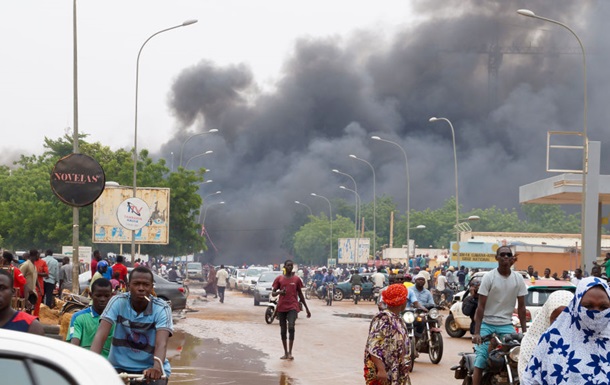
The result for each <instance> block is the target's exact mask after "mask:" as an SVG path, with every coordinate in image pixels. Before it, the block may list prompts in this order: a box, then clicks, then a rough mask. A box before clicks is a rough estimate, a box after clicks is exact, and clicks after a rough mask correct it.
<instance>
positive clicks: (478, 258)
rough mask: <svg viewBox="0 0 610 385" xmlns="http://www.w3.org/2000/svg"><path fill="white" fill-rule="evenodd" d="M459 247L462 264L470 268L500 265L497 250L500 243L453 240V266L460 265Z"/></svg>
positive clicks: (491, 267) (487, 267)
mask: <svg viewBox="0 0 610 385" xmlns="http://www.w3.org/2000/svg"><path fill="white" fill-rule="evenodd" d="M458 247H459V252H460V255H459V259H460V266H465V267H468V268H473V267H476V268H483V269H493V268H494V267H497V266H498V262H497V261H496V250H498V247H500V245H499V244H498V243H489V242H460V243H459V246H458V243H457V242H451V248H450V250H451V266H456V267H457V265H458Z"/></svg>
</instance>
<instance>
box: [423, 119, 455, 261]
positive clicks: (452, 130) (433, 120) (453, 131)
mask: <svg viewBox="0 0 610 385" xmlns="http://www.w3.org/2000/svg"><path fill="white" fill-rule="evenodd" d="M439 120H444V121H445V122H447V123H449V127H450V128H451V138H452V139H453V165H454V168H455V170H454V172H455V228H456V230H455V237H456V241H457V267H458V269H459V268H460V232H459V230H457V227H458V225H459V222H460V220H459V218H460V203H459V198H458V163H457V150H456V146H455V130H454V129H453V124H451V121H450V120H449V119H447V118H435V117H432V118H430V119H429V121H430V122H436V121H439Z"/></svg>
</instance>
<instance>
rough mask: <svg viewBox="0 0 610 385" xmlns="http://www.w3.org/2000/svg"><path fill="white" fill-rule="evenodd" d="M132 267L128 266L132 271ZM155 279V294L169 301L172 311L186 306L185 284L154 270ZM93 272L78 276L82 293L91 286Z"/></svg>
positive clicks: (128, 269)
mask: <svg viewBox="0 0 610 385" xmlns="http://www.w3.org/2000/svg"><path fill="white" fill-rule="evenodd" d="M131 270H133V268H132V267H129V268H127V271H129V272H131ZM153 278H154V280H155V294H157V297H159V298H161V299H164V300H166V301H168V302H169V303H170V305H171V307H172V311H176V310H183V309H185V308H186V295H185V289H184V285H183V284H182V283H176V282H170V281H168V280H167V279H165V278H163V277H161V276H160V275H158V274H156V273H154V272H153ZM90 279H91V273H90V272H88V271H86V272H84V273H81V274H80V275H79V276H78V283H79V286H80V290H81V293H82V292H83V291H84V290H85V289H86V288H88V287H89V280H90Z"/></svg>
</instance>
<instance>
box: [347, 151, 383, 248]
mask: <svg viewBox="0 0 610 385" xmlns="http://www.w3.org/2000/svg"><path fill="white" fill-rule="evenodd" d="M349 157H350V158H352V159H356V160H359V161H361V162H364V163H366V164H368V165H369V167H370V168H371V170H372V171H373V258H375V255H376V253H377V220H376V219H375V217H376V216H377V203H376V201H377V191H376V189H377V188H376V186H375V168H374V167H373V165H372V164H370V163H369V162H367V161H366V160H364V159H362V158H358V157H357V156H356V155H353V154H350V156H349Z"/></svg>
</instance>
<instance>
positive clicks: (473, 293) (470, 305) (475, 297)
mask: <svg viewBox="0 0 610 385" xmlns="http://www.w3.org/2000/svg"><path fill="white" fill-rule="evenodd" d="M479 286H481V279H480V278H474V279H472V280H471V281H470V283H469V288H468V294H467V295H466V297H465V298H464V300H463V301H462V313H464V315H467V316H469V317H470V321H471V322H470V334H474V325H475V322H474V315H475V313H476V310H477V307H478V305H479Z"/></svg>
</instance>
